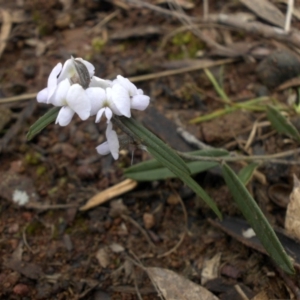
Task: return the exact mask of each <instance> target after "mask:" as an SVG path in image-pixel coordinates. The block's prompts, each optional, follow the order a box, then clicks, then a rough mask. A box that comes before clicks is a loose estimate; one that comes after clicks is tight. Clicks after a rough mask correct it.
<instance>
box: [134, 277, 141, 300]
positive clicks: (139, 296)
mask: <svg viewBox="0 0 300 300" xmlns="http://www.w3.org/2000/svg"><path fill="white" fill-rule="evenodd" d="M133 274H134V275H133V279H134V287H135V291H136V294H137V296H138V298H139V300H143V297H142V295H141V293H140V290H139V286H138V284H137V280H136V273H135V271H133Z"/></svg>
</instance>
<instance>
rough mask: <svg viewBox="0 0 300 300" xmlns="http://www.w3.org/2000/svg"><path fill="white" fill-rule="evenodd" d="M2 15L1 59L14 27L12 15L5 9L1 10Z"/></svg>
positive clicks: (0, 35)
mask: <svg viewBox="0 0 300 300" xmlns="http://www.w3.org/2000/svg"><path fill="white" fill-rule="evenodd" d="M1 14H2V28H1V34H0V57H1V55H2V53H3V51H4V49H5V47H6V44H7V40H8V37H9V34H10V31H11V27H12V18H11V15H10V13H9V12H8V11H7V10H5V9H1Z"/></svg>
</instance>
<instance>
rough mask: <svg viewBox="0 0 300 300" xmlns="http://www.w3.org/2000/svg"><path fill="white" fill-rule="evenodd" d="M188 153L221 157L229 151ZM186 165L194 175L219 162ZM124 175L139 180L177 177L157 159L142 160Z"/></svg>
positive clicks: (210, 150)
mask: <svg viewBox="0 0 300 300" xmlns="http://www.w3.org/2000/svg"><path fill="white" fill-rule="evenodd" d="M188 154H190V155H195V156H197V155H199V156H208V157H220V156H227V155H228V154H229V153H228V151H226V150H223V149H207V150H197V151H193V152H189V153H188ZM186 165H187V166H188V168H189V169H190V172H191V175H193V174H197V173H201V172H203V171H206V170H209V169H211V168H213V167H215V166H217V165H218V163H217V162H210V161H187V162H186ZM124 175H125V176H126V177H128V178H131V179H134V180H137V181H153V180H163V179H166V178H174V177H176V175H175V174H174V173H172V172H171V171H170V170H169V169H168V168H166V167H164V166H163V165H162V164H161V163H159V162H158V161H157V160H155V159H151V160H148V161H145V162H141V163H139V164H136V165H133V166H131V167H129V168H127V169H125V170H124Z"/></svg>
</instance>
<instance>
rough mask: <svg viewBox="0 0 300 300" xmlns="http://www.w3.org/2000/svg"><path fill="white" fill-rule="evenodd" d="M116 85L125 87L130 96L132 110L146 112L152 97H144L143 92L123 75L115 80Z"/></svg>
mask: <svg viewBox="0 0 300 300" xmlns="http://www.w3.org/2000/svg"><path fill="white" fill-rule="evenodd" d="M114 83H115V84H120V85H121V86H123V87H124V88H125V89H126V90H127V92H128V93H129V96H130V108H133V109H137V110H145V109H146V108H147V107H148V105H149V102H150V97H149V96H146V95H144V92H143V90H141V89H138V88H137V87H136V86H135V85H134V84H133V83H132V82H131V81H130V80H129V79H128V78H124V77H123V76H121V75H118V76H117V79H115V80H114Z"/></svg>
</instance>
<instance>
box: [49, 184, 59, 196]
mask: <svg viewBox="0 0 300 300" xmlns="http://www.w3.org/2000/svg"><path fill="white" fill-rule="evenodd" d="M57 191H58V187H57V186H55V187H53V188H52V189H50V190H49V191H48V195H49V196H53V195H54V194H56V193H57Z"/></svg>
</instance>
